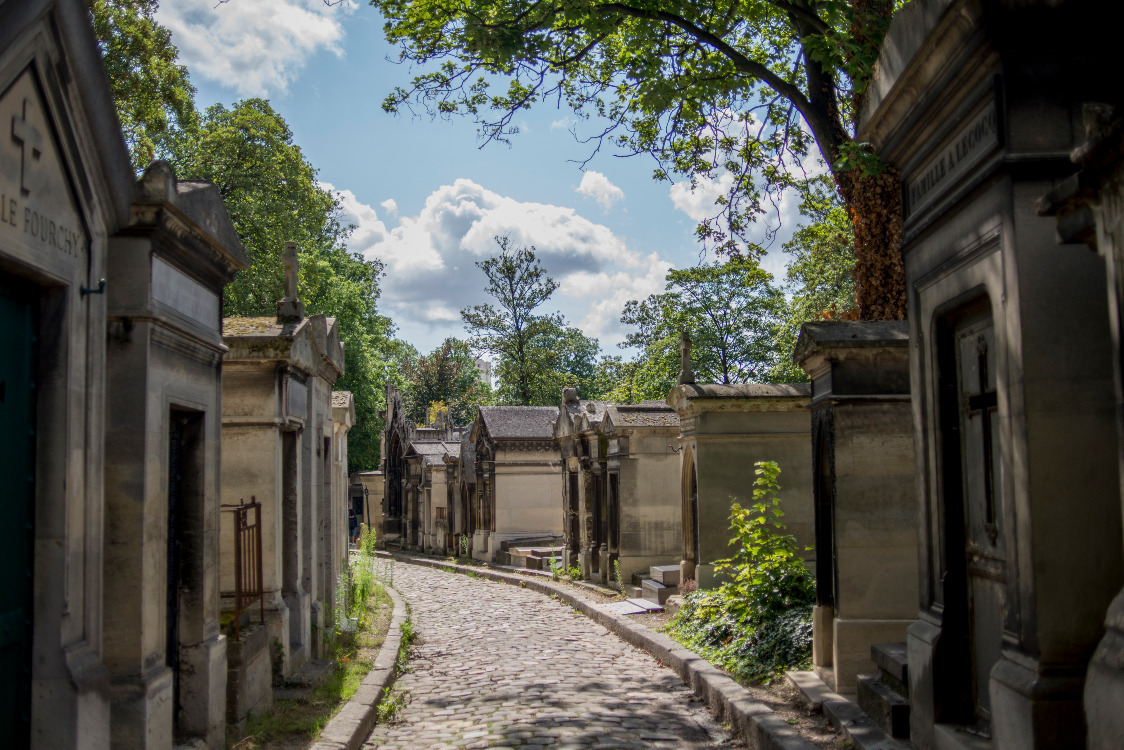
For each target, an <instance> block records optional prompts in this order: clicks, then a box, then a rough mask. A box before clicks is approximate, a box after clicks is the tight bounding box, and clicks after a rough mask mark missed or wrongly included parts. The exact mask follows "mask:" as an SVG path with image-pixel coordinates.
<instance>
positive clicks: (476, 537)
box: [472, 529, 492, 562]
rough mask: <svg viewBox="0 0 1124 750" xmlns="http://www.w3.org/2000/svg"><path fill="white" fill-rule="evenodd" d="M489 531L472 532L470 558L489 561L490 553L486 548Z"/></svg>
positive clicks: (490, 558)
mask: <svg viewBox="0 0 1124 750" xmlns="http://www.w3.org/2000/svg"><path fill="white" fill-rule="evenodd" d="M488 536H489V532H487V531H480V530H479V529H478V530H476V531H475V532H474V533H473V534H472V559H474V560H483V561H484V562H491V560H492V555H491V551H490V550H489V549H488Z"/></svg>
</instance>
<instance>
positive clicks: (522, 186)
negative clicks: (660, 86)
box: [157, 0, 797, 354]
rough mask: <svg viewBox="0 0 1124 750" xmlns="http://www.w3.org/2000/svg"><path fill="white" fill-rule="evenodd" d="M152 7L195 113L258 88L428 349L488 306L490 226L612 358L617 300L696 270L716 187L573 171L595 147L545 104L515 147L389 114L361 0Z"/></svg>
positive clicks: (379, 58) (388, 82) (603, 168)
mask: <svg viewBox="0 0 1124 750" xmlns="http://www.w3.org/2000/svg"><path fill="white" fill-rule="evenodd" d="M345 3H346V0H345ZM157 17H158V19H159V20H160V22H161V23H163V24H164V25H165V26H167V27H168V28H169V29H171V30H172V41H173V43H174V44H176V45H177V47H178V48H179V50H180V60H181V62H182V63H184V64H185V65H186V66H187V67H188V69H189V70H190V72H191V76H192V81H193V83H194V84H195V86H196V87H197V89H198V95H197V104H198V106H199V107H200V109H202V108H204V107H206V106H208V105H210V104H213V103H215V102H221V103H223V104H227V105H230V104H231V103H233V102H235V101H237V100H238V99H242V98H245V97H250V96H261V97H265V98H268V99H269V100H270V102H271V104H272V105H273V106H274V108H276V109H277V110H278V111H279V112H280V113H281V115H282V116H283V117H284V118H285V119H286V121H287V122H288V123H289V125H290V127H291V128H292V130H293V133H294V140H295V141H296V143H297V144H298V145H300V147H301V148H302V150H303V151H304V153H305V154H306V157H307V158H308V160H309V161H310V162H311V163H312V164H313V165H314V166H315V167H317V168H318V169H319V179H320V180H321V182H322V183H324V184H325V185H328V186H330V187H331V188H332V189H334V190H336V191H338V192H339V193H340V197H341V200H342V203H343V206H344V208H345V210H346V212H347V219H348V221H349V222H350V223H354V224H356V225H357V229H356V231H355V233H354V234H353V236H352V239H351V242H350V246H351V248H352V249H353V250H356V251H359V252H363V253H364V254H365V255H367V256H369V257H377V258H379V259H381V260H382V261H383V262H384V263H385V264H386V275H385V277H384V278H383V280H382V290H383V296H382V301H381V307H382V309H383V311H384V312H385V313H387V314H389V315H390V316H391V317H392V318H393V319H394V321H395V323H396V324H397V325H398V327H399V336H400V337H402V338H404V339H405V340H407V341H409V342H410V343H411V344H413V345H414V346H416V347H417V348H418V349H419V350H420V351H422V352H426V351H429V350H431V349H433V348H435V347H436V346H437V345H438V344H439V343H440V342H441V341H442V340H443V339H444V338H445V337H446V336H457V337H462V338H463V337H464V335H465V333H464V329H463V326H462V325H461V322H460V316H459V314H458V311H459V310H460V309H461V308H462V307H464V306H466V305H472V304H478V303H481V302H485V301H488V300H487V298H486V295H485V294H484V292H483V287H484V275H483V273H482V272H481V271H480V270H479V269H478V268H476V266H475V265H474V264H473V263H474V261H476V260H480V259H482V258H484V257H487V256H488V255H491V254H492V253H493V251H494V249H495V245H494V243H493V240H492V237H493V236H495V235H496V234H501V233H510V234H511V235H512V236H513V238H514V239H515V240H516V241H517V243H518V244H527V245H531V244H533V245H535V246H536V248H537V249H538V251H539V252H538V254H539V257H540V259H541V260H542V263H543V266H544V267H545V268H546V270H547V272H548V273H549V274H550V275H551V276H552V277H553V278H555V279H556V280H557V281H559V282H560V283H561V287H560V289H559V290H558V291H557V292H555V294H554V296H553V297H552V298H551V299H550V300H548V301H547V303H545V305H544V311H553V310H555V309H557V310H559V311H561V312H562V313H563V314H564V315H565V316H566V318H567V319H568V320H569V321H570V322H571V323H574V324H576V325H578V326H580V327H581V328H582V329H583V330H584V331H585V333H586V334H587V335H590V336H595V337H597V338H598V339H599V340H600V341H601V345H602V349H603V350H604V351H605V352H606V353H609V354H612V353H615V352H617V351H618V350H617V347H616V344H617V342H618V341H620V340H621V338H623V335H624V330H623V328H622V327H621V325H620V323H619V316H620V312H621V308H622V307H623V305H624V302H625V301H627V300H629V299H640V298H643V297H645V296H647V295H648V294H651V293H653V292H658V291H662V289H663V276H664V274H665V273H666V271H667V269H668V268H669V267H672V266H674V267H680V268H681V267H685V266H688V265H692V264H695V263H697V262H699V259H700V256H699V246H698V244H697V243H696V242H695V240H694V236H693V231H694V228H695V225H696V223H697V220H698V219H699V218H701V217H702V216H703V215H704V213H705V212H706V211H707V210H708V209H710V208H711V207H712V205H713V200H714V197H715V196H716V195H717V193H718V187H719V186H718V185H717V183H716V184H713V185H703V186H700V189H699V190H697V191H696V192H695V193H691V192H690V191H689V190H688V189H687V186H686V185H677V186H674V187H673V186H671V185H669V184H668V183H666V182H656V181H654V180H653V179H652V178H651V175H652V171H653V168H654V166H655V165H654V163H653V162H652V160H651V159H650V158H648V157H633V158H619V157H615V156H613V155H612V154H610V153H606V152H605V151H602V152H601V153H600V154H598V155H597V156H596V157H595V158H594V159H593V161H591V162H590V163H589V164H588V165H586V168H585V171H584V172H583V171H582V170H581V168H580V165H579V164H576V163H574V160H582V159H584V158H585V157H587V156H588V155H589V153H590V146H588V145H582V144H580V143H577V142H576V141H575V140H574V137H573V136H572V135H571V133H570V132H569V127H570V126H571V125H572V123H573V122H574V118H573V115H572V114H571V113H570V112H569V111H568V110H559V109H557V108H555V107H554V106H553V105H546V104H543V105H539V106H538V107H537V108H536V109H532V110H531V111H530V112H528V113H526V114H525V115H523V116H521V117H520V118H519V120H518V124H519V125H520V129H521V132H520V133H519V134H518V135H516V136H514V137H513V138H512V143H511V146H510V147H508V146H505V145H503V144H497V143H492V144H489V145H487V146H485V147H484V148H482V149H481V148H480V147H479V146H480V141H479V139H478V137H477V132H476V126H475V124H474V123H473V122H472V121H471V120H470V119H463V118H454V119H452V120H448V121H446V120H431V119H430V118H429V117H428V116H427V115H425V114H420V115H419V116H416V117H412V116H411V115H410V114H408V113H406V114H402V115H398V116H394V115H389V114H387V113H385V112H383V110H382V107H381V104H382V101H383V99H384V97H385V96H386V95H387V94H388V93H389V92H390V91H391V90H392V89H393V87H394V86H395V85H405V84H406V83H407V82H408V81H409V78H410V75H411V71H410V69H409V67H408V66H406V65H400V64H397V63H396V62H393V61H392V60H394V59H396V57H397V51H396V50H395V49H394V48H392V47H390V46H389V45H388V44H387V43H386V41H385V39H384V38H383V33H382V23H383V22H382V19H381V18H380V17H379V15H378V13H377V12H376V11H375V10H374V9H373V8H371V7H370V6H368V5H356V4H354V3H352V4H342V5H335V6H327V5H325V4H324V2H323V0H229V2H227V3H225V4H218V5H216V2H215V0H161V7H160V11H159V13H158V16H157ZM388 58H390V59H389V60H388ZM590 127H591V130H592V127H594V126H590ZM782 212H783V214H784V216H783V230H782V233H781V235H780V236H779V237H778V238H777V240H776V241H774V243H773V248H774V250H773V252H771V253H770V257H769V258H768V259H767V260H766V262H765V264H764V265H765V268H766V269H767V270H769V271H771V272H772V273H774V275H776V276H777V277H778V281H780V280H782V277H783V269H784V261H785V258H784V255H783V253H781V252H780V251H779V247H780V245H781V243H782V242H783V241H784V239H785V238H786V237H787V236H788V235H789V233H790V232H791V229H792V228H793V227H794V226H795V223H796V219H797V216H796V213H795V205H794V202H793V201H792V200H791V199H789V200H788V201H786V202H784V203H782ZM547 308H549V310H548V309H547Z"/></svg>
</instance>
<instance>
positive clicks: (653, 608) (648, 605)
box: [627, 599, 663, 612]
mask: <svg viewBox="0 0 1124 750" xmlns="http://www.w3.org/2000/svg"><path fill="white" fill-rule="evenodd" d="M627 601H628V602H631V603H632V604H634V605H636V606H637V607H643V608H644V609H645V610H647V611H648V612H662V611H663V605H660V604H656V603H655V602H653V601H652V600H651V599H628V600H627Z"/></svg>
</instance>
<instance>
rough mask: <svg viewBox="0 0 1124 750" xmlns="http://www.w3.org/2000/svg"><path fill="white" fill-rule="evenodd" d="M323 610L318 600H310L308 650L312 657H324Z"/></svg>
mask: <svg viewBox="0 0 1124 750" xmlns="http://www.w3.org/2000/svg"><path fill="white" fill-rule="evenodd" d="M324 610H325V607H324V606H323V605H322V604H321V603H320V602H312V604H311V607H310V612H309V652H310V658H312V659H323V658H324V656H323V654H324V620H325V619H326V618H325V617H324Z"/></svg>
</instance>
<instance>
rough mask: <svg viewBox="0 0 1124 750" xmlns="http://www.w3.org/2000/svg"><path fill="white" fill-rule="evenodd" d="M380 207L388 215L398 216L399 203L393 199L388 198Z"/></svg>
mask: <svg viewBox="0 0 1124 750" xmlns="http://www.w3.org/2000/svg"><path fill="white" fill-rule="evenodd" d="M379 205H380V206H382V208H383V210H384V211H386V212H387V213H388V214H393V215H397V214H398V201H396V200H394V199H393V198H387V199H386V200H384V201H383V202H382V203H380V204H379Z"/></svg>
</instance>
